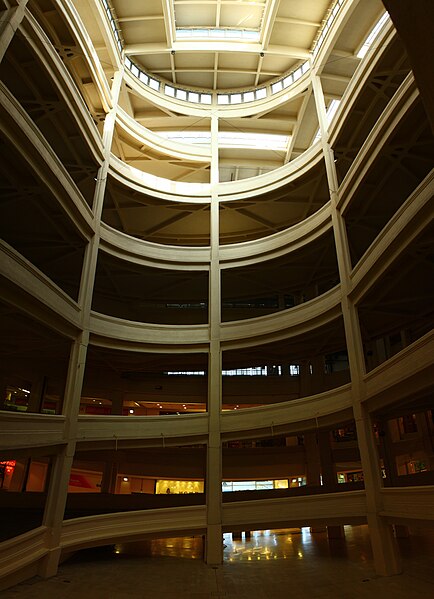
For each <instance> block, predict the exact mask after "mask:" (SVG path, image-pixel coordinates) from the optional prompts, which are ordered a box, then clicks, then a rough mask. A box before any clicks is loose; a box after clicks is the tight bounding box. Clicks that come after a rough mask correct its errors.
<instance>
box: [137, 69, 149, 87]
mask: <svg viewBox="0 0 434 599" xmlns="http://www.w3.org/2000/svg"><path fill="white" fill-rule="evenodd" d="M139 79H140V81H142V82H143V83H144V84H145V85H149V77H148V75H146V73H144V72H143V71H140V75H139Z"/></svg>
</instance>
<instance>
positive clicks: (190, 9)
mask: <svg viewBox="0 0 434 599" xmlns="http://www.w3.org/2000/svg"><path fill="white" fill-rule="evenodd" d="M171 1H172V7H173V14H174V19H175V27H176V38H177V39H192V38H193V39H197V38H201V39H203V38H205V39H212V40H215V39H219V40H227V39H238V40H239V39H242V40H246V41H254V42H257V41H259V38H260V34H261V27H262V23H263V18H264V12H265V6H266V4H267V1H268V0H255V1H254V2H252V1H251V0H237V2H231V3H228V2H224V1H223V0H207V1H206V2H204V1H203V0H171Z"/></svg>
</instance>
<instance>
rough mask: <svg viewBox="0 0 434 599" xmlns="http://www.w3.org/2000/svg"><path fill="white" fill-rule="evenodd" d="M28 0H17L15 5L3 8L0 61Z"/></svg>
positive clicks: (0, 25)
mask: <svg viewBox="0 0 434 599" xmlns="http://www.w3.org/2000/svg"><path fill="white" fill-rule="evenodd" d="M27 2H28V0H18V1H17V5H16V6H13V7H11V8H8V9H6V10H4V11H3V12H2V13H1V20H0V62H1V61H2V60H3V58H4V55H5V54H6V51H7V49H8V48H9V44H10V43H11V41H12V40H13V37H14V35H15V33H16V31H17V29H18V27H19V26H20V24H21V21H22V20H23V19H24V14H25V11H26V4H27Z"/></svg>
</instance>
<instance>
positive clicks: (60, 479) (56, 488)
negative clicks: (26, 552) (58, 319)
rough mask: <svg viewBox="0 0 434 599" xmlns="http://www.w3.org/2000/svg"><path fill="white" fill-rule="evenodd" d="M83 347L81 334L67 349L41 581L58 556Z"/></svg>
mask: <svg viewBox="0 0 434 599" xmlns="http://www.w3.org/2000/svg"><path fill="white" fill-rule="evenodd" d="M87 344H88V335H81V336H80V338H79V339H77V340H76V341H75V342H74V344H73V346H72V349H71V355H70V360H69V368H68V377H67V382H66V393H65V402H64V408H65V415H66V423H65V431H64V439H65V446H64V448H63V450H62V452H61V453H60V454H58V455H57V456H56V457H55V458H54V462H53V467H52V469H51V476H50V481H49V486H48V494H47V501H46V504H45V513H44V519H43V525H44V526H47V527H48V533H47V545H48V549H49V553H48V555H47V556H46V557H45V558H44V560H43V561H42V563H41V565H40V568H39V572H38V574H39V575H40V576H42V577H44V578H48V577H49V576H54V575H55V574H56V572H57V567H58V563H59V558H60V553H61V548H60V537H61V532H62V523H63V516H64V512H65V506H66V499H67V495H68V482H69V477H70V473H71V467H72V462H73V459H74V453H75V445H76V434H77V423H78V422H77V417H78V411H79V407H80V393H81V387H82V383H83V375H84V367H85V361H86V351H87Z"/></svg>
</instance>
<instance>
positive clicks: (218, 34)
mask: <svg viewBox="0 0 434 599" xmlns="http://www.w3.org/2000/svg"><path fill="white" fill-rule="evenodd" d="M176 38H177V39H190V40H191V39H207V40H213V41H218V40H238V41H239V40H245V41H248V42H259V38H260V31H259V30H255V29H223V28H218V27H213V28H211V29H203V28H197V29H196V28H195V27H191V28H185V29H181V28H179V29H178V28H177V29H176Z"/></svg>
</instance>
